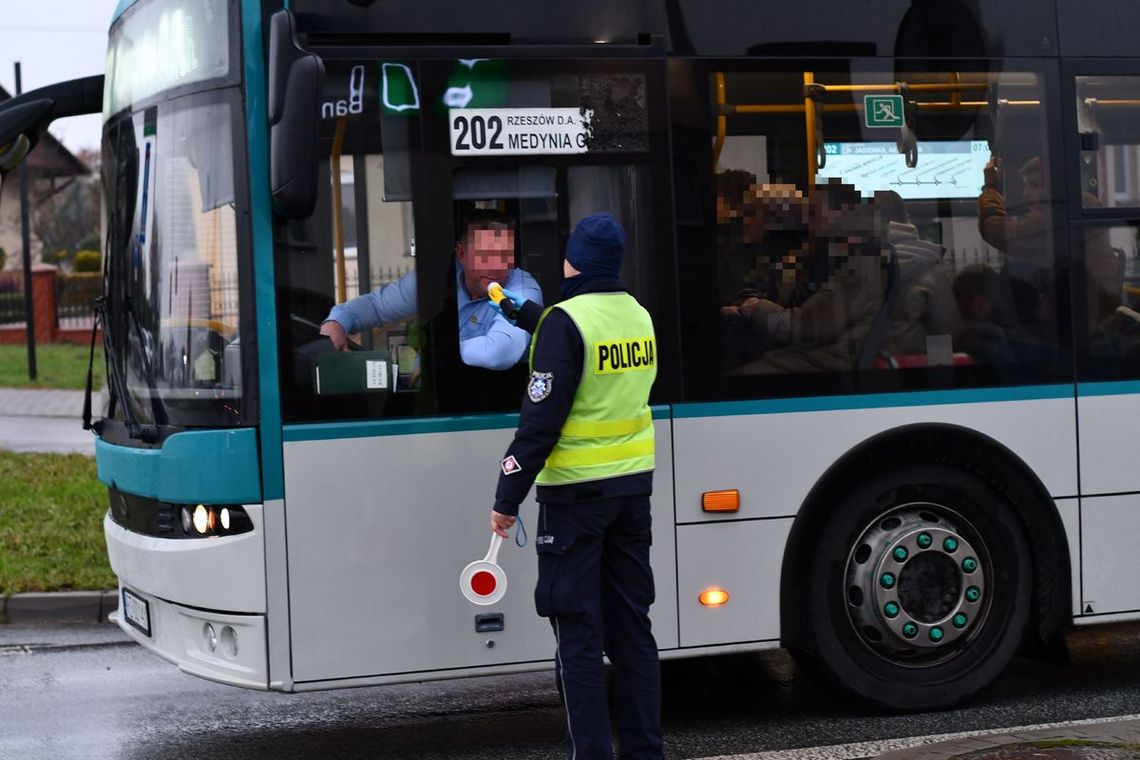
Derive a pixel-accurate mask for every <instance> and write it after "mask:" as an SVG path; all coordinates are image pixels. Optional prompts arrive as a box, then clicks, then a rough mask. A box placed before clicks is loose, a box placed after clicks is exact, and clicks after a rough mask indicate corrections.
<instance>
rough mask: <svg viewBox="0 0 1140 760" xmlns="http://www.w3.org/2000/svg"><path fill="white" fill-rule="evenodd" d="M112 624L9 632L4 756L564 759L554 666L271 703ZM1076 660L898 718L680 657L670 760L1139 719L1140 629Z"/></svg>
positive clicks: (4, 638)
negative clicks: (197, 672) (198, 674)
mask: <svg viewBox="0 0 1140 760" xmlns="http://www.w3.org/2000/svg"><path fill="white" fill-rule="evenodd" d="M124 642H125V637H123V636H122V634H120V633H119V632H118V631H117V629H115V628H113V627H111V626H82V627H52V628H31V627H17V626H0V726H2V729H0V757H3V758H8V757H18V758H26V759H27V760H33V759H37V758H52V759H53V760H55V759H56V758H90V759H92V760H96V759H98V758H127V759H128V760H133V759H136V758H201V757H210V758H218V759H219V760H229V759H230V758H243V759H245V758H275V759H276V758H310V757H312V758H317V757H319V758H326V757H329V758H495V760H511V759H514V758H548V757H558V756H559V750H560V749H561V746H562V745H561V742H562V726H563V722H562V721H563V718H562V712H561V708H560V705H559V703H558V697H557V694H556V692H555V690H554V687H553V681H552V677H551V675H550V674H549V673H531V674H522V675H513V676H503V677H494V678H472V679H462V680H452V681H436V682H424V683H417V684H403V685H397V686H381V687H370V688H362V689H352V690H344V691H335V692H321V693H315V694H301V695H288V694H268V693H260V692H251V691H244V690H240V689H235V688H232V687H227V686H220V685H217V684H213V683H209V682H206V681H202V680H199V679H197V678H193V677H191V676H186V675H183V674H182V673H180V672H179V671H178V670H177V669H176V668H174V667H173V666H172V665H170V664H168V663H166V662H164V661H162V660H159V659H158V658H156V657H155V656H153V655H151V654H149V653H147V652H145V651H144V650H143V649H141V648H139V647H137V646H135V645H133V644H130V643H124ZM1069 642H1070V649H1071V652H1072V655H1073V663H1072V664H1071V665H1069V666H1049V665H1042V664H1040V663H1037V662H1032V661H1028V660H1023V661H1018V662H1017V663H1015V665H1014V666H1013V668H1012V669H1011V670H1010V671H1009V673H1007V675H1006V676H1005V677H1004V678H1002V679H1001V681H1000V682H999V683H998V684H996V685H995V686H994V687H992V688H991V689H989V690H988V691H986V692H984V693H983V694H982V695H981V696H980V697H979V698H977V699H976V700H975V701H974V702H973V703H971V704H970V705H968V706H967V707H964V708H961V709H958V710H953V711H948V712H942V713H929V714H919V715H909V716H884V715H879V714H875V713H873V712H870V711H868V710H866V709H864V708H862V707H861V706H860V705H858V704H854V703H851V702H850V701H848V700H847V699H845V698H844V697H842V696H841V695H839V694H837V693H835V692H834V691H833V690H831V689H829V688H827V687H823V686H820V685H818V684H816V683H814V682H813V681H811V680H810V679H808V678H807V677H806V676H804V675H802V674H800V673H798V672H797V671H796V669H795V667H794V666H793V665H792V663H791V661H790V659H789V658H788V657H787V655H786V654H785V653H783V652H769V653H765V654H761V655H747V656H732V657H723V658H716V659H706V660H702V661H682V662H672V663H666V664H665V668H664V675H665V690H666V694H665V709H664V716H665V731H666V749H667V754H668V756H669V757H670V758H704V757H711V756H718V755H730V754H745V753H754V752H760V751H765V750H778V749H787V748H795V747H812V746H821V745H833V744H847V743H853V742H863V741H870V740H876V739H885V738H895V737H908V736H920V735H927V734H938V733H951V732H960V731H977V730H982V729H992V728H999V727H1003V726H1023V725H1029V724H1037V723H1048V722H1055V721H1066V720H1078V719H1085V718H1096V717H1104V716H1116V715H1125V714H1129V713H1135V712H1137V709H1136V707H1137V705H1140V625H1117V626H1111V627H1104V628H1092V629H1088V628H1086V629H1079V630H1077V631H1075V632H1074V633H1072V634H1071V635H1070V638H1069Z"/></svg>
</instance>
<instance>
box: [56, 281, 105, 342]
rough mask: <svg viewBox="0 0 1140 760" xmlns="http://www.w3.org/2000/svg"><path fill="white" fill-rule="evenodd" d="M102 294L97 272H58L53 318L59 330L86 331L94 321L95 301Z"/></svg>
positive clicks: (101, 283) (101, 285) (101, 282)
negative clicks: (54, 317)
mask: <svg viewBox="0 0 1140 760" xmlns="http://www.w3.org/2000/svg"><path fill="white" fill-rule="evenodd" d="M102 292H103V275H101V274H99V273H98V272H82V273H79V272H69V273H66V274H65V273H63V272H60V273H59V274H57V275H56V278H55V316H56V320H57V322H58V324H59V328H60V329H61V330H88V329H90V328H91V325H92V323H93V322H94V320H95V299H96V298H98V297H99V295H100V294H101V293H102Z"/></svg>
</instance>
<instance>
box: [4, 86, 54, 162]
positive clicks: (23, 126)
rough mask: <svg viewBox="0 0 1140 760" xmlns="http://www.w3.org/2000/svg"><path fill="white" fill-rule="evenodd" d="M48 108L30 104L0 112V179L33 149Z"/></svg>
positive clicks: (45, 102) (48, 103) (48, 105)
mask: <svg viewBox="0 0 1140 760" xmlns="http://www.w3.org/2000/svg"><path fill="white" fill-rule="evenodd" d="M51 107H52V102H51V101H50V100H33V101H31V102H29V103H22V104H20V105H17V106H13V107H11V108H6V109H4V111H3V112H0V177H6V176H8V173H9V172H11V171H12V170H13V169H15V168H16V167H17V166H19V165H20V162H21V161H23V160H24V157H25V156H27V155H28V153H29V152H30V151H31V150H32V148H34V147H36V143H37V142H39V139H40V132H41V131H42V130H43V127H44V126H46V124H47V116H48V114H50V113H51Z"/></svg>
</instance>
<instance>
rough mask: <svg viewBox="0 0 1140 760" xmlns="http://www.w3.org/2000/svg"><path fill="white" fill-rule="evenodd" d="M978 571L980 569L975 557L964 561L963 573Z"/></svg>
mask: <svg viewBox="0 0 1140 760" xmlns="http://www.w3.org/2000/svg"><path fill="white" fill-rule="evenodd" d="M977 569H978V561H977V560H976V559H974V558H973V557H966V559H964V560H962V571H963V572H966V573H972V572H974V571H975V570H977Z"/></svg>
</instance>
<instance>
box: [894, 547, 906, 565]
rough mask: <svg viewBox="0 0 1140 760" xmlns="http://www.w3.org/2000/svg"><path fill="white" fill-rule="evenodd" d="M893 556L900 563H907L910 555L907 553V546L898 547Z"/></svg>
mask: <svg viewBox="0 0 1140 760" xmlns="http://www.w3.org/2000/svg"><path fill="white" fill-rule="evenodd" d="M891 556H893V557H894V558H895V560H896V561H898V562H906V558H907V557H908V556H909V555H908V553H907V550H906V547H905V546H899V547H896V548H895V550H894V551H893V552H891Z"/></svg>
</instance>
